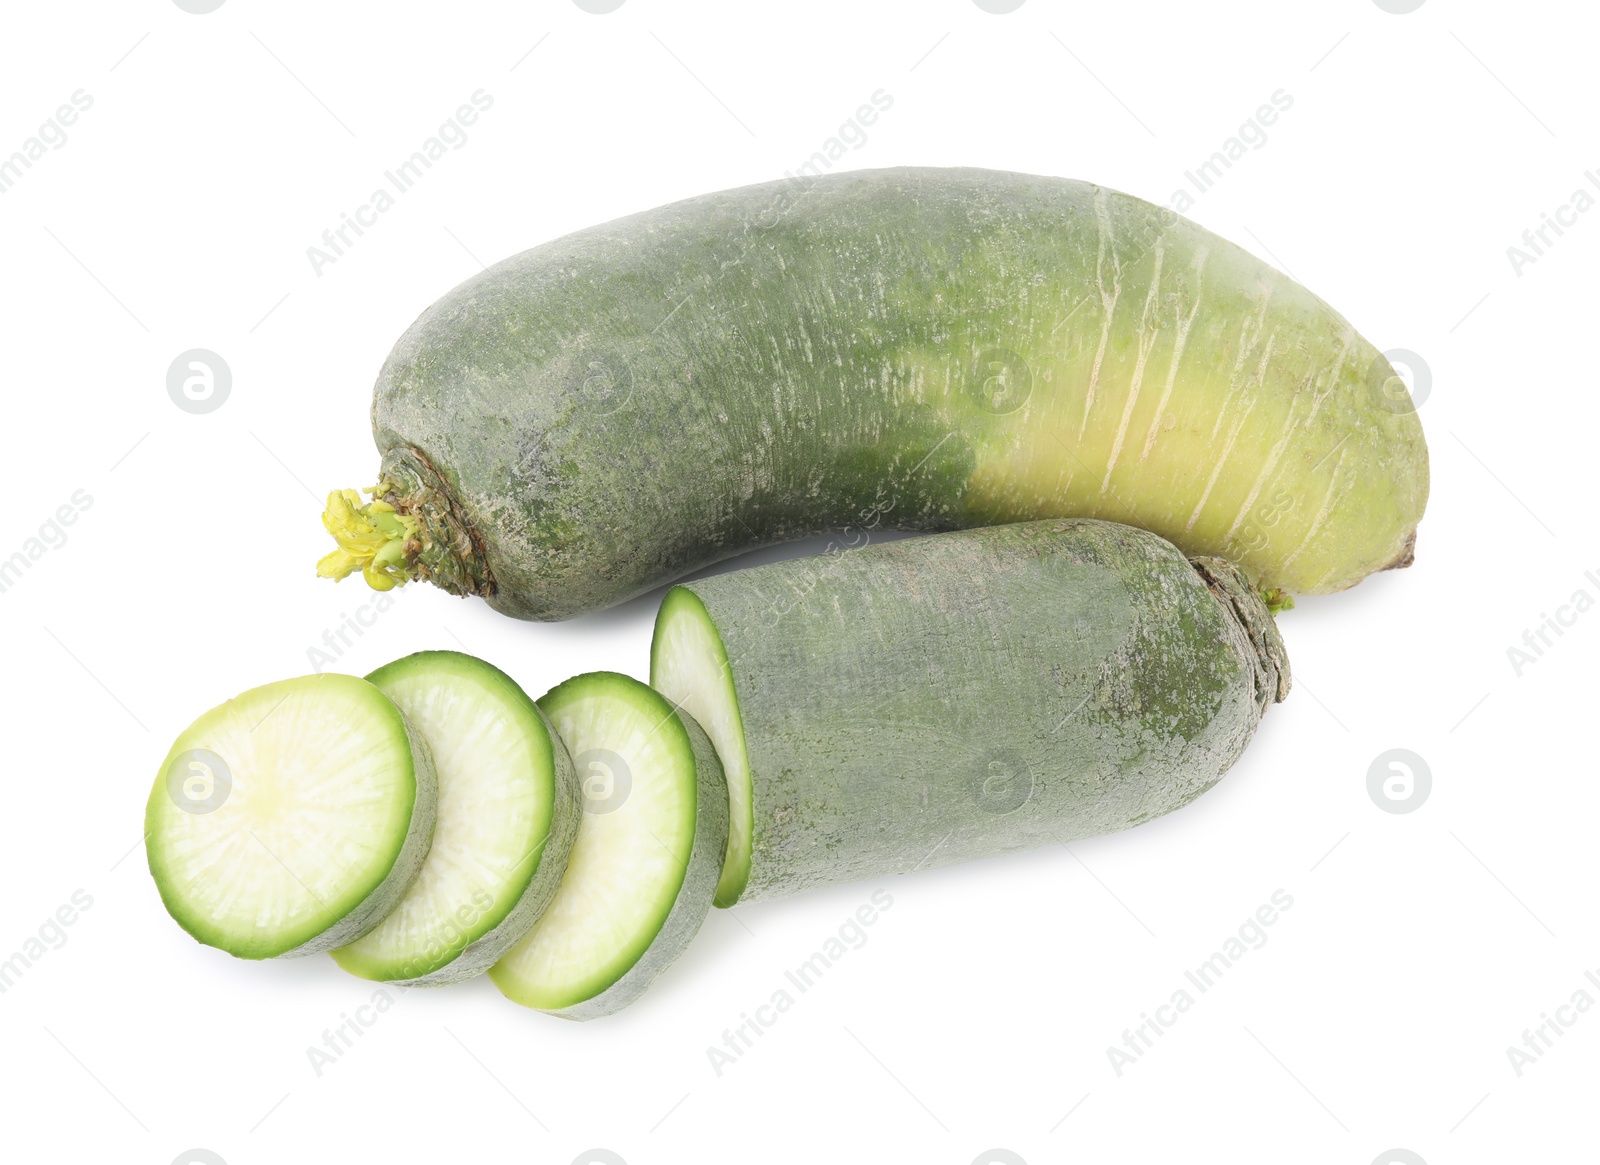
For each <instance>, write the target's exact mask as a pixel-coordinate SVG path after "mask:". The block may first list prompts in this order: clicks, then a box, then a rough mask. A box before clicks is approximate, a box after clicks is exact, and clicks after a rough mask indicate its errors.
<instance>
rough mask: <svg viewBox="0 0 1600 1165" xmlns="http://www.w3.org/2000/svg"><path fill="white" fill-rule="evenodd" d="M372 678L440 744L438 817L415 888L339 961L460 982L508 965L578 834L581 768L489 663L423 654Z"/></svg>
mask: <svg viewBox="0 0 1600 1165" xmlns="http://www.w3.org/2000/svg"><path fill="white" fill-rule="evenodd" d="M367 679H368V680H369V681H370V682H371V683H372V684H374V685H376V686H377V687H378V688H379V690H381V691H382V692H383V693H384V694H385V695H387V696H388V697H389V698H390V699H391V700H393V701H394V702H395V704H396V705H397V706H399V708H400V709H401V710H402V711H403V712H404V713H405V715H406V718H407V720H408V721H409V722H410V723H411V724H412V726H413V728H414V729H415V730H417V731H419V732H421V734H422V735H423V737H424V738H425V739H426V740H427V741H428V746H429V749H430V751H431V753H432V755H433V758H434V765H435V768H436V770H437V775H438V782H439V801H438V813H437V823H436V825H435V827H434V834H433V846H432V848H431V849H430V850H429V852H428V857H427V860H426V861H425V862H424V863H423V866H422V869H421V871H420V873H419V874H418V876H417V878H416V880H415V881H414V882H412V884H411V887H410V889H409V890H408V891H407V892H406V896H405V897H404V898H403V899H402V900H401V901H400V903H399V904H398V905H397V906H396V907H395V909H394V911H393V912H392V913H390V914H389V916H388V917H387V918H385V919H384V920H383V922H382V923H381V924H380V925H379V926H377V927H376V928H374V929H373V930H372V931H371V932H369V933H368V934H366V935H364V936H363V937H362V938H361V939H359V940H358V941H356V942H355V943H353V944H351V945H350V946H347V947H343V948H341V949H339V950H336V951H334V952H333V958H334V961H336V962H337V963H338V964H339V965H340V966H341V967H343V968H344V969H345V970H346V971H349V972H350V973H351V974H352V975H357V976H360V977H362V978H365V979H373V980H378V981H382V982H390V983H395V984H398V985H400V986H404V987H433V986H440V985H443V984H446V983H457V982H460V981H462V980H464V979H469V978H472V977H473V976H475V975H479V974H482V973H483V972H484V971H487V970H488V969H489V968H490V967H491V966H493V965H494V964H495V963H496V962H497V961H499V959H500V957H501V956H502V955H504V954H505V953H506V951H508V950H509V949H510V948H511V947H512V946H513V945H515V944H516V943H517V942H518V940H520V939H521V938H522V936H523V935H525V934H527V932H528V930H529V929H530V928H531V927H532V926H533V924H534V923H535V922H536V921H537V920H538V918H539V915H540V914H542V913H543V912H544V909H545V907H546V906H547V905H549V903H550V899H551V898H552V897H553V896H554V894H555V892H556V887H557V886H558V885H559V884H560V882H561V876H562V874H563V873H564V872H565V871H566V867H567V856H568V855H569V854H570V853H571V851H572V843H573V840H574V838H575V837H576V836H577V832H578V820H579V816H580V814H581V808H580V800H579V793H578V780H577V776H576V774H575V773H574V772H573V768H572V761H571V759H570V758H569V757H568V756H567V750H566V748H565V747H564V746H563V745H562V743H561V741H560V739H559V738H558V737H557V736H556V735H555V729H554V728H552V727H551V725H550V722H549V721H548V720H547V719H546V718H545V716H544V713H543V712H541V711H540V710H539V708H538V706H537V705H535V704H534V702H533V701H532V700H531V699H529V698H528V696H527V694H526V693H524V692H523V690H522V688H521V687H520V686H519V685H518V684H517V682H516V681H515V680H513V679H512V678H511V677H510V676H508V675H506V674H505V673H504V672H502V671H500V670H499V669H498V668H496V667H494V666H493V665H491V664H488V663H485V662H484V661H483V660H481V659H477V658H475V657H473V656H470V655H466V654H463V653H462V652H459V651H423V652H417V653H416V654H414V655H409V656H406V657H405V658H404V659H399V660H396V661H395V662H393V663H391V664H387V665H386V666H384V667H381V668H379V669H378V670H377V671H375V672H373V673H372V674H371V675H369V676H368V677H367Z"/></svg>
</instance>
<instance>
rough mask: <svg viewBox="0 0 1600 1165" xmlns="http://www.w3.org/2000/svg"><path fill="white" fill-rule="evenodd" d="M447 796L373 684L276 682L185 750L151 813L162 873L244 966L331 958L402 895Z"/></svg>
mask: <svg viewBox="0 0 1600 1165" xmlns="http://www.w3.org/2000/svg"><path fill="white" fill-rule="evenodd" d="M436 791H437V790H436V784H435V779H434V770H433V762H432V759H431V756H430V755H429V752H428V749H427V746H426V744H425V743H424V742H423V741H422V739H421V737H420V736H418V735H416V734H415V733H413V732H412V730H411V728H410V726H409V725H408V724H407V723H406V720H405V717H404V716H403V715H402V714H401V712H400V710H399V709H398V708H397V707H396V706H395V705H394V704H393V703H392V702H391V701H390V700H389V699H388V698H387V697H386V696H385V695H384V694H383V693H382V692H381V691H379V690H378V689H377V688H376V687H374V686H373V685H372V684H369V683H367V681H365V680H361V679H357V678H356V677H354V676H343V675H320V676H305V677H303V678H300V679H293V680H284V681H282V682H280V683H274V684H267V685H266V686H264V687H260V688H254V689H252V690H251V691H248V692H245V693H244V694H243V695H241V696H237V697H235V698H234V699H232V700H229V701H228V702H227V703H225V704H223V705H221V706H220V707H217V708H213V709H212V710H211V711H209V712H207V713H206V714H205V715H203V716H201V717H200V718H199V719H198V720H196V721H195V722H194V723H193V724H191V725H190V726H189V727H188V728H187V729H185V730H184V732H183V733H182V735H180V736H179V737H178V739H177V741H176V742H175V743H174V744H173V746H172V750H171V752H169V753H168V755H167V758H166V760H165V761H164V762H163V763H162V766H161V771H160V773H159V774H158V775H157V777H156V781H155V787H154V788H153V789H152V790H151V793H150V799H149V801H148V803H147V804H146V809H145V833H146V851H147V855H148V858H149V863H150V873H151V876H152V877H153V878H154V879H155V882H156V886H157V888H158V889H159V890H160V893H161V900H162V902H163V903H164V904H165V905H166V908H167V911H168V912H169V913H170V914H171V915H172V917H173V918H174V919H175V920H176V921H177V923H178V925H180V926H181V927H183V929H184V930H186V931H188V932H189V933H190V934H191V935H193V936H194V937H195V938H196V939H198V940H199V941H200V942H202V943H205V944H207V945H208V946H214V947H217V948H219V949H220V950H224V951H227V952H228V953H229V954H232V955H237V956H238V957H240V958H245V959H265V958H272V957H275V956H280V955H305V954H312V953H314V952H317V951H325V950H331V949H333V948H335V947H338V946H342V945H344V944H346V943H349V942H352V941H354V940H355V939H357V938H359V937H361V935H363V934H365V933H366V932H367V931H368V930H370V929H372V928H373V927H374V926H376V925H377V924H378V922H379V921H380V920H381V919H382V918H383V917H384V916H385V915H386V914H388V913H389V911H390V910H391V909H392V908H393V907H394V905H395V904H396V903H397V902H398V901H399V900H400V898H401V896H402V895H403V894H404V893H405V891H406V888H407V887H408V886H409V885H410V883H411V880H412V879H413V878H414V877H415V876H416V873H417V870H418V869H419V868H420V867H421V865H422V860H423V857H424V856H425V854H426V853H427V850H428V845H429V841H430V839H431V837H432V833H433V823H434V804H435V797H436Z"/></svg>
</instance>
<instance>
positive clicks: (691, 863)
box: [489, 672, 727, 1019]
mask: <svg viewBox="0 0 1600 1165" xmlns="http://www.w3.org/2000/svg"><path fill="white" fill-rule="evenodd" d="M539 707H540V708H541V710H543V711H544V712H545V714H546V715H548V716H549V717H550V720H551V723H553V724H554V725H555V727H556V731H557V732H558V733H559V734H560V736H561V738H562V740H563V741H564V742H565V743H566V746H567V749H568V751H569V752H570V753H571V754H572V757H573V764H574V767H575V768H576V769H577V770H578V774H579V780H580V782H581V783H582V785H583V788H584V796H585V800H584V813H583V819H582V821H581V822H580V823H579V826H578V836H577V840H576V841H575V842H574V844H573V847H572V855H571V858H570V859H569V861H568V864H567V871H566V876H565V877H564V878H563V879H562V882H561V887H560V889H558V890H557V891H556V895H555V898H554V899H553V900H552V901H551V903H550V905H549V907H548V908H547V909H546V910H545V913H544V914H543V916H542V917H541V918H540V919H539V921H538V922H537V923H535V924H534V927H533V929H532V930H531V931H530V932H529V933H528V935H527V937H526V938H524V939H523V940H522V942H521V943H519V944H518V945H517V946H516V947H514V948H513V949H512V950H511V952H510V953H509V954H507V955H506V957H505V958H503V959H502V960H501V961H500V962H499V963H497V964H496V965H495V966H494V967H493V968H492V969H491V970H490V972H489V976H490V978H491V979H493V981H494V983H495V986H497V987H498V988H499V989H500V990H501V992H503V993H504V994H505V995H506V996H507V997H508V998H510V999H511V1000H513V1001H514V1002H516V1003H520V1004H522V1005H523V1006H525V1007H531V1008H535V1009H538V1010H540V1011H545V1012H549V1013H551V1014H553V1015H558V1016H562V1017H563V1018H567V1019H594V1018H597V1017H599V1016H602V1015H609V1014H611V1013H612V1012H615V1011H617V1010H620V1009H621V1008H623V1007H625V1006H627V1005H628V1004H629V1003H631V1002H633V1001H634V1000H635V999H637V998H638V997H639V996H640V995H641V994H642V993H643V992H644V990H645V989H646V988H647V987H648V986H649V985H650V982H651V981H652V980H653V979H654V978H655V977H656V976H657V975H658V974H660V973H661V971H662V970H664V969H665V968H666V967H667V966H668V965H669V964H670V963H671V962H672V961H673V960H674V959H676V958H677V957H678V956H679V955H680V954H681V953H682V952H683V950H684V949H685V948H686V947H687V946H688V944H689V941H690V940H691V939H692V938H693V937H694V935H695V933H696V932H697V931H698V930H699V928H700V924H701V923H702V922H703V921H704V919H705V916H706V914H707V913H708V912H709V911H710V909H711V900H712V897H713V895H714V893H715V889H716V884H717V880H718V878H719V876H720V874H721V870H722V859H723V854H724V852H725V849H726V844H727V792H726V790H727V785H726V783H725V781H724V779H723V775H722V767H721V765H720V764H719V763H718V761H717V758H716V752H715V750H714V748H713V747H712V745H711V742H710V740H708V739H707V737H706V735H705V733H704V732H702V731H701V730H700V728H699V726H698V725H696V724H695V723H694V722H693V720H692V719H690V718H689V717H686V716H683V715H681V714H680V713H679V712H677V711H676V710H675V709H674V708H673V706H672V705H671V704H669V703H668V702H667V701H666V700H664V699H663V698H662V697H661V696H660V695H659V694H658V693H656V692H654V691H652V690H651V689H650V688H648V687H647V686H645V685H644V684H642V683H640V682H639V681H638V680H635V679H632V678H630V677H628V676H624V675H618V674H616V673H613V672H592V673H589V674H587V675H582V676H577V677H575V678H573V679H570V680H568V681H566V682H565V683H563V684H561V685H559V686H558V687H556V688H554V689H553V690H552V691H550V692H549V693H548V694H547V695H545V696H544V697H543V698H542V699H541V700H540V701H539Z"/></svg>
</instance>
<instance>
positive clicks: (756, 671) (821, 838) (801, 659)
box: [650, 520, 1289, 905]
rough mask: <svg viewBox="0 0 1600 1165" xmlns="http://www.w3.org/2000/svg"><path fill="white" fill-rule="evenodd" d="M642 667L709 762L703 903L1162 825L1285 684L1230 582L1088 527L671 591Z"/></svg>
mask: <svg viewBox="0 0 1600 1165" xmlns="http://www.w3.org/2000/svg"><path fill="white" fill-rule="evenodd" d="M650 672H651V683H652V685H654V686H655V687H656V688H657V689H658V690H660V691H661V692H662V694H663V695H665V696H666V697H667V698H668V699H670V700H672V701H673V702H674V703H675V704H678V705H680V706H681V707H682V708H683V709H684V710H685V711H687V712H689V713H690V714H691V715H693V716H694V717H696V718H697V719H698V720H699V721H700V722H701V723H702V724H704V725H706V727H707V731H708V732H710V733H711V735H712V738H713V740H714V742H715V743H716V745H717V748H718V751H719V753H720V754H721V755H722V756H723V758H724V759H725V761H727V762H728V765H727V767H728V771H729V776H730V802H731V804H732V805H733V807H734V824H733V831H732V833H731V834H730V838H731V842H730V848H729V853H728V860H727V864H726V866H725V869H724V871H723V876H722V878H721V881H720V884H719V888H718V897H717V901H718V904H719V905H731V904H732V903H733V902H735V901H752V900H757V899H762V898H769V897H773V896H776V895H780V894H789V893H794V892H797V891H802V890H806V889H809V888H811V887H814V886H821V885H826V884H829V883H834V882H844V881H851V880H856V879H862V878H875V877H879V876H883V875H887V874H899V873H906V872H909V871H912V870H917V869H926V868H930V867H933V866H939V865H944V864H947V863H950V862H956V861H962V860H966V859H970V858H978V857H985V856H989V855H993V854H1002V853H1009V852H1012V851H1016V850H1021V849H1025V848H1029V847H1033V846H1040V845H1048V844H1051V843H1055V842H1068V841H1072V840H1073V839H1075V838H1082V837H1090V836H1094V835H1097V834H1103V833H1109V832H1112V831H1115V830H1120V829H1127V828H1129V827H1131V826H1134V825H1138V824H1140V823H1141V822H1144V821H1148V820H1150V819H1152V818H1154V817H1158V816H1160V815H1162V814H1164V813H1170V812H1172V811H1173V810H1175V809H1178V808H1180V807H1181V806H1183V805H1185V804H1187V803H1188V802H1189V801H1191V800H1192V799H1193V798H1195V797H1197V796H1198V795H1199V794H1200V793H1202V792H1204V791H1205V790H1206V789H1208V788H1210V787H1211V786H1212V785H1213V784H1214V783H1215V782H1216V781H1217V780H1218V779H1220V778H1221V776H1222V775H1223V773H1225V772H1226V771H1227V770H1228V768H1229V767H1230V766H1231V765H1232V764H1233V762H1234V761H1235V760H1236V759H1237V758H1238V756H1239V755H1240V753H1241V752H1242V751H1243V750H1244V748H1245V746H1246V744H1248V742H1249V740H1250V738H1251V736H1252V735H1253V734H1254V732H1255V730H1256V726H1257V725H1258V723H1259V722H1260V719H1261V716H1262V714H1263V712H1264V711H1265V710H1266V708H1267V706H1268V705H1269V704H1271V703H1273V702H1275V701H1277V700H1280V699H1282V698H1283V697H1284V696H1285V695H1286V694H1287V692H1288V687H1289V671H1288V662H1287V659H1286V657H1285V655H1284V651H1283V644H1282V640H1281V639H1280V638H1279V636H1278V632H1277V629H1276V626H1275V625H1274V623H1273V619H1272V616H1271V614H1270V613H1269V612H1268V610H1267V609H1266V606H1265V605H1264V603H1263V602H1262V600H1261V598H1260V597H1259V595H1258V594H1257V593H1256V592H1255V591H1254V590H1253V589H1252V587H1251V586H1250V584H1249V580H1248V579H1247V578H1246V577H1245V576H1244V575H1243V574H1242V572H1240V571H1239V570H1237V569H1236V568H1235V567H1233V566H1230V565H1229V564H1227V563H1226V562H1223V561H1221V560H1219V559H1213V558H1198V559H1195V560H1193V561H1191V560H1189V559H1188V558H1186V557H1185V556H1184V554H1183V553H1182V552H1181V551H1180V550H1178V549H1177V548H1176V547H1174V546H1173V545H1172V544H1171V543H1169V542H1167V541H1165V540H1164V539H1162V538H1160V537H1158V536H1156V535H1154V534H1150V533H1148V532H1146V531H1142V530H1137V529H1133V528H1131V527H1128V526H1122V525H1117V524H1113V523H1107V522H1098V521H1092V520H1057V521H1044V522H1030V523H1021V524H1017V525H1009V526H996V527H991V528H987V529H980V530H968V531H958V532H953V533H946V534H938V535H933V536H931V537H927V538H914V539H907V540H902V541H896V542H890V543H885V544H880V545H874V546H868V547H865V548H862V549H858V550H854V551H846V552H843V553H840V554H837V555H832V556H824V557H821V558H812V559H797V560H791V561H787V562H778V563H772V564H769V565H764V566H757V567H752V568H750V569H747V570H743V571H736V572H733V573H729V574H723V575H718V576H715V577H712V578H706V579H700V580H697V581H694V582H690V583H686V584H682V585H680V586H676V587H674V588H672V589H671V590H670V591H669V592H668V593H667V596H666V599H665V600H664V601H663V603H662V607H661V612H660V615H659V617H658V619H657V623H656V634H655V641H654V643H653V645H652V651H651V667H650ZM730 680H731V683H730V682H728V681H730Z"/></svg>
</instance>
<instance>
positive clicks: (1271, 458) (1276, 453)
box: [1222, 394, 1302, 543]
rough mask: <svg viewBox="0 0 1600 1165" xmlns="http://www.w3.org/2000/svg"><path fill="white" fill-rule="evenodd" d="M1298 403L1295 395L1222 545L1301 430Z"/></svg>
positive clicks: (1254, 501) (1225, 533) (1234, 532)
mask: <svg viewBox="0 0 1600 1165" xmlns="http://www.w3.org/2000/svg"><path fill="white" fill-rule="evenodd" d="M1299 403H1300V397H1299V394H1296V395H1295V396H1294V397H1293V398H1292V399H1291V400H1290V401H1289V416H1288V419H1287V421H1286V422H1285V423H1284V426H1283V433H1282V435H1281V436H1280V437H1279V438H1278V440H1277V443H1276V444H1274V445H1273V446H1272V449H1271V451H1270V452H1268V454H1267V459H1266V461H1264V462H1263V463H1262V465H1261V472H1260V473H1258V474H1257V475H1256V479H1255V481H1254V482H1252V483H1251V484H1250V490H1249V492H1248V493H1246V494H1245V496H1244V502H1243V504H1241V505H1240V506H1239V512H1238V513H1237V514H1235V515H1234V516H1233V524H1232V525H1230V526H1229V527H1228V529H1227V530H1226V531H1225V532H1224V533H1223V535H1222V540H1223V542H1224V543H1226V542H1227V541H1228V540H1229V539H1230V538H1232V537H1233V536H1234V535H1235V534H1236V533H1238V531H1239V524H1240V523H1241V522H1243V521H1244V519H1245V515H1246V514H1248V513H1249V512H1250V507H1252V506H1254V505H1255V504H1256V499H1257V498H1259V497H1260V496H1261V490H1262V488H1263V487H1265V485H1266V484H1267V478H1269V477H1271V476H1272V471H1273V470H1275V469H1276V468H1277V467H1278V460H1279V458H1281V457H1282V456H1283V451H1284V449H1286V448H1287V447H1288V445H1289V442H1290V440H1291V439H1293V437H1294V435H1295V433H1296V432H1298V431H1299V430H1300V429H1301V427H1302V423H1301V422H1299V421H1296V420H1295V415H1294V413H1295V408H1296V407H1297V406H1298V405H1299Z"/></svg>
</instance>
